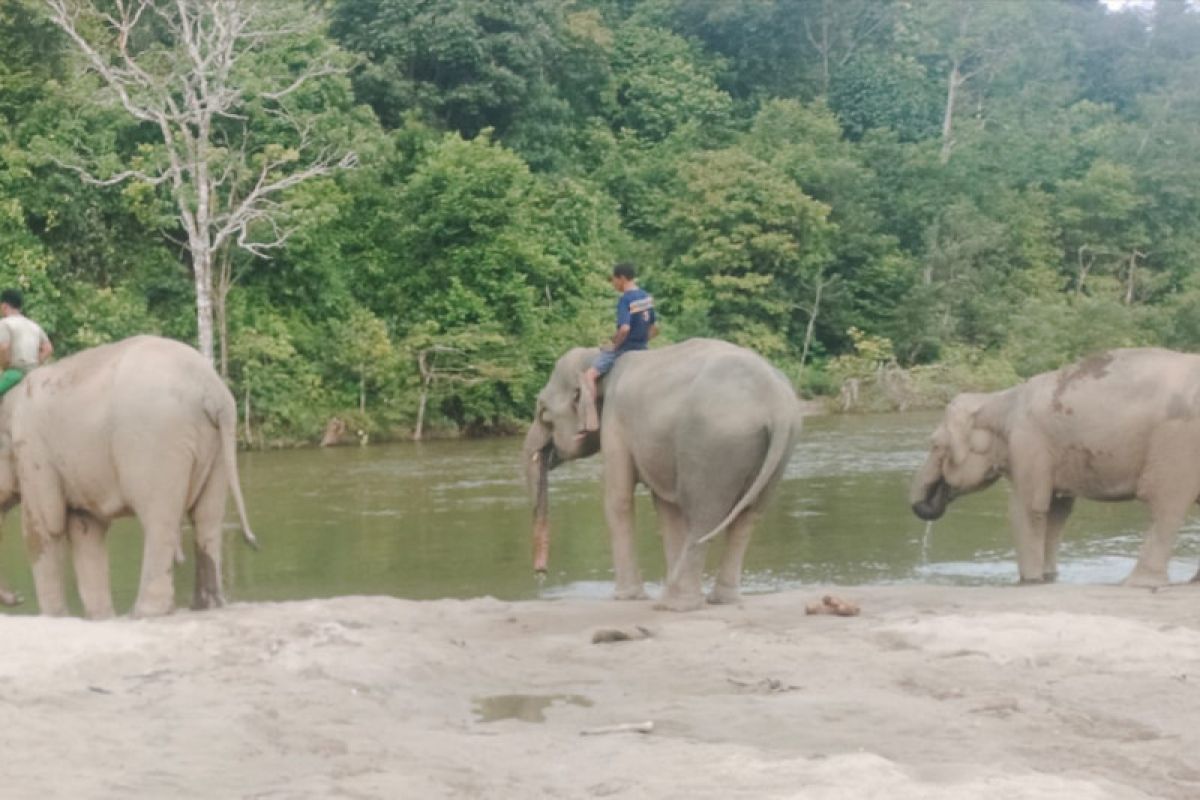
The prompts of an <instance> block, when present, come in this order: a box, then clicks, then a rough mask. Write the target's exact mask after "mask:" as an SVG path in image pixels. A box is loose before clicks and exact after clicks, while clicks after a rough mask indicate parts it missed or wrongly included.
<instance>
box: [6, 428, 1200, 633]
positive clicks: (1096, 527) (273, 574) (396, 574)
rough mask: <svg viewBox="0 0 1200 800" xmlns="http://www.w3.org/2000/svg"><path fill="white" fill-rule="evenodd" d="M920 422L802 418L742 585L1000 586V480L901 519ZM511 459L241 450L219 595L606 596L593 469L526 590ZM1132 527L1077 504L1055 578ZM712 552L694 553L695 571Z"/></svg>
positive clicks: (132, 553)
mask: <svg viewBox="0 0 1200 800" xmlns="http://www.w3.org/2000/svg"><path fill="white" fill-rule="evenodd" d="M936 421H937V415H933V414H893V415H879V416H824V417H810V418H808V419H807V420H806V421H805V432H804V434H803V436H802V440H801V443H800V446H799V447H798V448H797V450H796V453H795V455H794V457H793V458H792V461H791V463H790V465H789V468H788V470H787V473H786V476H785V478H784V480H783V481H782V483H781V485H780V486H779V488H778V490H777V492H776V495H775V497H774V500H773V501H772V503H771V505H770V507H769V508H768V510H767V512H766V513H765V514H764V515H763V517H762V519H761V520H760V522H759V525H758V527H757V528H756V530H755V533H754V538H753V539H752V541H751V543H750V549H749V552H748V553H747V555H746V573H745V576H744V587H745V590H746V591H747V592H748V593H749V592H766V591H773V590H777V589H782V588H795V587H800V586H803V585H806V584H813V583H839V584H859V583H896V582H935V583H936V582H942V583H954V584H980V583H990V584H1004V583H1009V582H1012V581H1014V580H1015V578H1016V564H1015V560H1014V556H1013V552H1012V545H1011V540H1010V537H1009V533H1008V523H1007V512H1006V497H1007V492H1008V489H1007V486H1006V485H1005V484H1003V483H1001V484H998V485H996V486H994V487H993V488H991V489H989V490H988V491H986V492H982V493H980V494H978V495H973V496H970V497H966V498H962V499H960V500H958V501H957V502H956V503H954V504H952V505H951V506H950V509H949V510H948V511H947V513H946V516H945V517H943V518H942V520H940V521H939V522H937V523H936V524H935V525H933V526H932V527H931V528H928V529H927V526H926V524H925V523H923V522H921V521H920V520H918V519H916V518H915V517H914V516H913V515H912V513H911V512H910V511H909V509H908V503H907V488H908V481H909V477H910V476H911V474H912V472H913V470H914V469H915V468H916V467H917V466H918V465H919V464H920V462H921V460H922V459H923V458H924V455H925V445H926V441H927V439H928V436H929V433H930V432H931V431H932V429H933V427H934V425H935V424H936ZM519 451H520V440H519V439H491V440H482V441H476V440H455V441H435V442H427V443H423V444H412V443H397V444H388V445H380V446H372V447H366V448H360V447H338V448H330V449H323V450H318V449H310V450H288V451H273V452H255V453H245V454H243V455H242V456H241V457H240V458H241V460H240V463H241V471H242V485H243V488H244V490H245V493H246V500H247V504H248V506H249V509H250V517H251V521H252V524H253V526H254V528H255V531H256V533H257V534H258V537H259V539H260V541H261V542H262V550H261V551H260V552H252V551H250V550H249V549H248V548H247V547H246V546H245V545H244V544H243V543H242V542H241V541H240V538H239V537H238V536H237V528H236V526H235V525H234V524H233V523H232V522H230V524H229V526H228V530H227V532H226V545H225V558H226V565H225V566H226V568H225V573H226V584H227V595H228V597H229V599H230V600H247V601H270V600H295V599H302V598H314V597H331V596H335V595H344V594H387V595H394V596H398V597H406V598H415V599H429V598H439V597H474V596H479V595H492V596H495V597H498V598H502V599H512V600H516V599H529V598H536V597H539V596H540V597H563V596H575V597H578V596H595V597H605V596H607V595H608V594H609V593H610V592H611V590H612V583H611V559H610V556H609V552H608V535H607V531H606V528H605V526H604V520H603V513H602V510H601V490H600V458H599V457H597V458H594V459H591V460H588V461H584V462H579V463H575V464H568V465H566V466H564V467H561V468H559V469H558V470H556V471H555V472H554V473H552V474H551V495H550V514H551V521H552V526H553V530H554V535H553V539H552V544H551V555H550V572H549V575H548V576H547V577H546V579H545V580H544V582H539V581H537V580H536V579H535V578H534V576H533V574H532V572H531V569H530V544H529V538H530V537H529V534H530V531H529V528H530V514H531V512H530V508H529V505H528V501H527V499H526V496H525V492H524V485H523V483H522V481H521V479H520V477H519V460H520V459H519ZM714 468H719V466H718V465H714ZM231 512H232V509H231ZM637 512H638V530H639V552H640V560H641V564H642V569H643V573H644V574H645V575H646V577H647V580H648V581H649V582H650V583H651V584H652V587H653V584H654V583H655V582H657V581H659V580H660V579H661V576H662V573H663V556H662V549H661V546H660V544H659V540H658V537H657V535H656V534H655V526H654V513H653V509H652V507H651V503H650V499H649V497H648V496H645V495H644V493H643V494H641V495H640V496H639V498H638V504H637ZM9 516H10V519H9V520H8V521H7V524H6V526H5V537H4V541H3V542H2V543H0V555H2V557H3V561H2V562H0V569H2V570H3V574H4V575H5V576H6V577H7V579H8V580H9V582H10V583H11V584H12V585H13V587H14V588H16V589H18V590H19V591H22V592H23V593H24V594H25V595H26V597H29V598H31V597H32V583H31V579H30V575H29V568H28V565H27V562H26V560H25V558H24V555H23V553H22V552H21V551H22V547H21V544H20V535H19V525H18V523H17V518H18V517H19V514H17V513H13V514H10V515H9ZM231 519H232V516H231ZM1145 523H1146V515H1145V510H1144V509H1143V507H1142V506H1141V505H1140V504H1138V503H1119V504H1099V503H1088V502H1080V503H1077V504H1076V511H1075V514H1074V515H1073V516H1072V518H1071V521H1070V522H1069V523H1068V526H1067V530H1066V533H1065V535H1064V541H1063V548H1062V553H1061V557H1060V562H1061V563H1060V579H1061V580H1063V581H1067V582H1073V583H1075V582H1078V583H1113V582H1117V581H1119V580H1120V579H1121V578H1122V577H1124V575H1125V574H1126V573H1127V572H1128V571H1129V569H1130V568H1131V567H1132V565H1133V560H1134V557H1135V555H1136V553H1137V548H1138V545H1139V543H1140V542H1141V530H1142V528H1143V526H1144V525H1145ZM186 539H187V541H189V545H188V562H187V563H186V564H184V565H183V566H181V567H179V568H178V570H177V580H176V586H177V590H178V595H179V599H180V603H181V604H183V605H186V604H187V603H188V602H189V599H190V596H191V594H190V593H191V587H192V570H193V568H194V567H193V562H192V558H191V553H190V549H191V548H190V535H188V536H187V537H186ZM716 549H717V548H711V549H710V565H711V564H713V563H715V557H716V553H715V552H712V551H713V550H716ZM109 550H110V553H111V559H112V572H113V594H114V599H115V602H116V604H117V608H118V610H119V611H121V612H123V611H126V610H128V608H129V607H130V606H131V605H132V602H133V597H134V595H135V593H136V591H137V580H138V574H139V570H140V562H141V536H140V534H139V532H138V527H137V525H136V523H134V522H133V521H131V520H122V521H120V522H118V523H117V524H116V525H114V526H113V531H112V533H111V535H110V537H109ZM1198 554H1200V522H1198V521H1197V520H1190V521H1189V523H1188V524H1187V525H1186V526H1185V528H1184V530H1183V531H1182V533H1181V536H1180V542H1179V544H1178V545H1177V547H1176V558H1175V560H1174V561H1173V562H1172V567H1171V576H1172V579H1174V580H1186V579H1188V578H1190V577H1191V576H1192V574H1193V573H1194V572H1195V570H1196V561H1197V555H1198ZM33 605H34V603H33V602H32V601H29V602H27V603H26V604H25V606H24V607H23V608H22V609H18V610H17V612H18V613H20V612H22V611H23V612H31V611H33ZM75 607H76V608H78V604H77V603H76V604H75Z"/></svg>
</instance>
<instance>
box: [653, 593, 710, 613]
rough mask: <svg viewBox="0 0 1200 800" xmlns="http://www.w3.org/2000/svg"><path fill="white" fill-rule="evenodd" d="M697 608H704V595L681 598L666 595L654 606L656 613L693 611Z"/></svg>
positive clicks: (698, 594)
mask: <svg viewBox="0 0 1200 800" xmlns="http://www.w3.org/2000/svg"><path fill="white" fill-rule="evenodd" d="M698 608H704V595H703V594H700V593H697V594H694V595H686V596H683V597H680V596H679V595H672V594H667V595H665V596H664V597H663V599H662V600H659V601H658V602H657V603H655V604H654V609H655V610H656V611H695V610H696V609H698Z"/></svg>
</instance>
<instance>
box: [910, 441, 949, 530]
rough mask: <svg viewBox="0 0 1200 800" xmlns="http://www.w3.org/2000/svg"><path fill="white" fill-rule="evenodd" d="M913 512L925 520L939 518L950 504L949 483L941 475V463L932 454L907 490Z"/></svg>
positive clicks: (929, 520) (930, 520)
mask: <svg viewBox="0 0 1200 800" xmlns="http://www.w3.org/2000/svg"><path fill="white" fill-rule="evenodd" d="M909 500H910V502H911V503H912V510H913V513H914V514H916V515H917V516H918V517H920V518H921V519H923V520H925V521H926V522H932V521H933V520H936V519H940V518H941V516H942V515H943V514H945V513H946V506H947V505H949V504H950V484H948V483H946V480H945V478H943V477H942V470H941V464H940V463H939V461H938V460H937V459H935V458H934V457H933V456H932V455H930V457H929V458H928V459H927V460H926V461H925V465H924V466H923V467H921V471H920V472H918V473H917V474H916V476H915V477H914V478H913V484H912V490H911V491H910V492H909Z"/></svg>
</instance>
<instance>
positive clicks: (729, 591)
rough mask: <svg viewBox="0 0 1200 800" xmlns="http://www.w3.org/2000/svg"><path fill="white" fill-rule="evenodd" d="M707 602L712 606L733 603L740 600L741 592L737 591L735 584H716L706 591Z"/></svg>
mask: <svg viewBox="0 0 1200 800" xmlns="http://www.w3.org/2000/svg"><path fill="white" fill-rule="evenodd" d="M708 602H709V604H710V605H714V606H723V605H734V604H736V603H740V602H742V593H741V592H739V591H738V588H737V587H736V586H721V585H720V584H717V585H716V586H714V587H713V589H712V591H711V592H709V593H708Z"/></svg>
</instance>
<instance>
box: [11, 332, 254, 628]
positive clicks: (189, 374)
mask: <svg viewBox="0 0 1200 800" xmlns="http://www.w3.org/2000/svg"><path fill="white" fill-rule="evenodd" d="M236 421H237V417H236V412H235V406H234V401H233V396H232V395H231V394H230V393H229V390H228V389H227V388H226V387H225V384H224V383H222V381H221V379H220V377H219V376H218V375H217V373H216V372H215V371H214V370H213V368H212V365H211V364H209V363H208V361H207V360H205V359H204V358H203V357H202V356H201V355H200V354H199V353H198V352H196V351H195V350H193V349H192V348H190V347H188V346H186V345H184V344H181V343H179V342H174V341H171V340H168V339H159V338H156V337H152V336H138V337H135V338H132V339H126V340H124V341H121V342H117V343H115V344H110V345H105V346H103V347H96V348H92V349H90V350H85V351H83V352H81V353H78V354H76V355H73V356H70V357H69V358H64V359H63V360H62V361H59V362H57V363H54V364H50V365H47V366H44V367H40V368H38V369H36V370H34V371H33V372H31V373H30V374H29V375H28V376H27V377H26V378H25V380H24V381H22V382H21V383H20V384H19V385H18V386H17V387H16V388H15V389H13V390H12V391H10V392H9V393H8V394H7V395H5V397H4V399H3V402H0V508H3V509H4V510H7V509H9V508H11V507H12V506H13V505H15V504H17V503H18V502H19V503H20V504H21V528H22V534H23V536H24V539H25V545H26V550H27V551H28V553H29V559H30V562H31V565H32V568H33V579H34V585H35V588H36V590H37V600H38V606H39V608H40V610H41V612H42V613H43V614H53V615H62V614H65V613H66V612H67V602H66V592H65V586H64V579H63V568H64V560H65V556H66V547H67V542H68V541H69V542H70V546H71V552H72V559H73V563H74V568H75V577H76V583H77V584H78V587H79V596H80V599H81V600H82V601H83V607H84V611H85V613H86V614H87V616H89V617H92V618H103V617H110V616H112V614H113V605H112V595H111V592H110V590H109V574H108V551H107V548H106V544H105V535H106V533H107V531H108V526H109V523H110V521H111V520H112V519H113V518H114V517H120V516H128V515H129V514H135V515H136V516H137V518H138V520H139V521H140V522H141V525H142V529H143V531H144V534H145V538H144V548H143V558H142V576H141V585H140V587H139V589H138V595H137V601H136V603H135V604H134V608H133V613H134V615H135V616H152V615H158V614H165V613H168V612H170V611H171V609H172V608H173V607H174V601H175V590H174V585H173V580H172V574H173V567H174V561H175V558H176V554H177V553H181V552H182V549H181V530H180V528H181V524H182V522H183V518H184V516H185V515H187V516H190V518H191V520H192V524H193V526H194V528H195V534H196V589H195V595H194V605H195V606H196V607H197V608H206V607H211V606H217V605H221V604H222V603H223V602H224V597H223V595H222V590H221V527H222V520H223V518H224V515H225V499H226V492H227V490H229V489H232V490H233V497H234V501H235V504H236V505H237V510H238V514H239V517H240V519H241V523H242V532H243V535H244V536H245V537H246V540H247V541H248V542H249V543H251V544H252V545H254V546H257V543H256V542H255V539H254V534H253V533H252V532H251V530H250V526H249V524H248V523H247V521H246V509H245V503H244V501H243V499H242V493H241V489H240V488H239V485H238V476H237V461H236V452H235V443H234V434H235V425H236Z"/></svg>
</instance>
